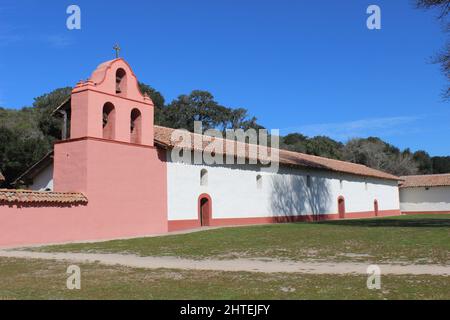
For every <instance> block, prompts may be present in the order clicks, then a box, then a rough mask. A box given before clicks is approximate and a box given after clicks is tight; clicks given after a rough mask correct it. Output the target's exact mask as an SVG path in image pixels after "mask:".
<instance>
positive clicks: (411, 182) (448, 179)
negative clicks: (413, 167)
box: [400, 173, 450, 188]
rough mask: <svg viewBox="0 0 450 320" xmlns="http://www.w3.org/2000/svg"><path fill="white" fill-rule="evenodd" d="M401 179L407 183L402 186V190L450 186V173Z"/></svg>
mask: <svg viewBox="0 0 450 320" xmlns="http://www.w3.org/2000/svg"><path fill="white" fill-rule="evenodd" d="M401 178H402V179H403V180H405V181H403V182H402V183H401V184H400V188H415V187H445V186H450V173H447V174H429V175H420V176H404V177H401Z"/></svg>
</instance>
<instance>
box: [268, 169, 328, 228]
mask: <svg viewBox="0 0 450 320" xmlns="http://www.w3.org/2000/svg"><path fill="white" fill-rule="evenodd" d="M271 187H272V194H271V199H270V202H271V209H272V212H273V213H274V215H275V216H276V217H280V218H283V220H285V221H296V217H295V216H298V215H301V214H303V215H313V220H320V218H319V215H320V214H326V213H330V212H329V211H330V207H331V205H330V204H331V192H330V185H329V181H328V180H326V179H322V178H317V177H310V181H309V183H308V178H307V177H306V176H300V175H298V176H292V175H278V176H274V177H272V186H271Z"/></svg>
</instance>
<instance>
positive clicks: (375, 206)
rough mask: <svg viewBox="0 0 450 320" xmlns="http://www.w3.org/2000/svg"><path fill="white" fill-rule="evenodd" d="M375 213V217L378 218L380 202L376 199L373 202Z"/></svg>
mask: <svg viewBox="0 0 450 320" xmlns="http://www.w3.org/2000/svg"><path fill="white" fill-rule="evenodd" d="M373 211H374V212H375V217H378V200H376V199H375V201H374V202H373Z"/></svg>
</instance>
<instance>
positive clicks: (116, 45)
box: [113, 44, 121, 59]
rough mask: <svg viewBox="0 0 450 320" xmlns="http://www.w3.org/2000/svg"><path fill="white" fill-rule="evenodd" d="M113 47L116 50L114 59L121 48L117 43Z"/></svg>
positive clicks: (117, 57) (117, 56)
mask: <svg viewBox="0 0 450 320" xmlns="http://www.w3.org/2000/svg"><path fill="white" fill-rule="evenodd" d="M113 49H114V50H115V51H116V59H119V55H120V50H121V48H120V47H119V45H118V44H115V45H114V47H113Z"/></svg>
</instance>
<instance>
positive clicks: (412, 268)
mask: <svg viewBox="0 0 450 320" xmlns="http://www.w3.org/2000/svg"><path fill="white" fill-rule="evenodd" d="M0 257H8V258H26V259H45V260H60V261H71V262H75V263H86V262H99V263H101V264H105V265H122V266H126V267H133V268H147V269H159V268H167V269H185V270H215V271H245V272H265V273H273V272H286V273H308V274H366V270H367V267H368V265H367V264H364V263H317V262H297V261H292V262H288V261H279V260H270V259H264V260H258V259H235V260H212V259H205V260H191V259H182V258H177V257H139V256H135V255H125V254H96V253H45V252H30V251H3V250H0ZM378 266H379V267H380V269H381V273H382V274H397V275H400V274H413V275H420V274H429V275H447V276H449V275H450V266H440V265H394V264H380V265H378Z"/></svg>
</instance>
